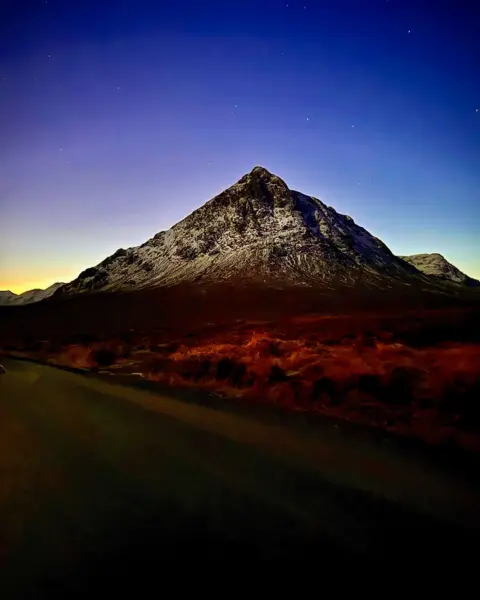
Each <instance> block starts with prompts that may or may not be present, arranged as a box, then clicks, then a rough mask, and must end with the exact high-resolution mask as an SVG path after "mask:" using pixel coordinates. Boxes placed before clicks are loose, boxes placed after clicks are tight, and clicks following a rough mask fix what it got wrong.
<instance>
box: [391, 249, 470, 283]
mask: <svg viewBox="0 0 480 600" xmlns="http://www.w3.org/2000/svg"><path fill="white" fill-rule="evenodd" d="M400 258H403V260H406V261H407V262H408V263H410V264H411V265H413V266H414V267H415V268H416V269H418V270H419V271H421V272H422V273H425V274H426V275H429V276H432V277H436V278H437V279H440V280H442V281H448V282H451V283H457V284H459V285H465V286H470V287H472V286H474V287H476V286H480V281H477V280H476V279H472V278H471V277H469V276H468V275H465V273H462V271H460V269H457V267H456V266H455V265H452V263H450V262H448V260H447V259H446V258H445V257H444V256H442V255H441V254H438V253H434V254H413V255H412V256H401V257H400Z"/></svg>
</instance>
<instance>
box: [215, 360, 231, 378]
mask: <svg viewBox="0 0 480 600" xmlns="http://www.w3.org/2000/svg"><path fill="white" fill-rule="evenodd" d="M234 368H235V363H234V362H233V360H231V359H230V358H221V359H220V360H219V361H218V364H217V373H216V375H215V378H216V379H217V380H219V381H224V380H225V379H227V378H228V377H229V376H230V375H231V374H232V372H233V370H234Z"/></svg>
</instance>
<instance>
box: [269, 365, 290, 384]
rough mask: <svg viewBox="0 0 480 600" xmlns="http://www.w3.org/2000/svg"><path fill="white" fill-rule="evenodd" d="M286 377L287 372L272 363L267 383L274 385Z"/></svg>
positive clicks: (285, 379)
mask: <svg viewBox="0 0 480 600" xmlns="http://www.w3.org/2000/svg"><path fill="white" fill-rule="evenodd" d="M287 379H288V377H287V374H286V373H285V371H284V370H283V369H282V368H281V367H279V366H277V365H272V368H271V369H270V375H269V377H268V383H269V384H270V385H274V384H275V383H282V382H283V381H287Z"/></svg>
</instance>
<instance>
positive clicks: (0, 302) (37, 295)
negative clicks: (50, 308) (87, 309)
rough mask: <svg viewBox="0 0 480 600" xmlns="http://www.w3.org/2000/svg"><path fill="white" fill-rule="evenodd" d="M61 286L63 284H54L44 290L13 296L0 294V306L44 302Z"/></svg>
mask: <svg viewBox="0 0 480 600" xmlns="http://www.w3.org/2000/svg"><path fill="white" fill-rule="evenodd" d="M63 285H65V284H64V283H54V284H53V285H51V286H50V287H48V288H47V289H45V290H40V289H36V290H29V291H28V292H23V294H14V293H13V292H10V291H6V292H0V306H19V305H23V304H32V303H33V302H40V300H45V299H46V298H49V297H50V296H52V295H53V294H54V293H55V292H56V291H57V290H58V289H59V288H61V287H62V286H63Z"/></svg>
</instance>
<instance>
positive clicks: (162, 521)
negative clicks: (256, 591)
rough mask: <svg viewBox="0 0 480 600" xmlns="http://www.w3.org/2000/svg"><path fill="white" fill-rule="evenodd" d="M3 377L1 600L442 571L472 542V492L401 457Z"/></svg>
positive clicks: (252, 419) (207, 410) (47, 376)
mask: <svg viewBox="0 0 480 600" xmlns="http://www.w3.org/2000/svg"><path fill="white" fill-rule="evenodd" d="M3 364H4V365H5V366H6V368H7V371H8V372H7V373H6V374H5V375H2V376H1V377H0V475H1V478H0V575H1V577H0V586H1V589H0V596H1V597H2V598H14V597H30V596H29V595H28V594H29V593H30V592H32V590H35V591H36V594H37V595H35V596H33V595H32V596H31V597H35V598H38V597H49V598H50V597H53V596H54V595H55V594H58V597H70V598H71V597H74V596H75V595H76V594H78V595H82V594H83V593H84V592H86V590H88V589H91V586H93V585H95V586H100V585H103V584H105V585H108V587H109V590H110V591H114V590H116V589H118V590H121V589H124V586H126V585H127V583H128V582H131V581H132V580H136V581H139V580H141V581H144V582H145V581H147V580H148V578H149V577H150V578H152V577H154V578H155V577H158V569H159V565H163V566H165V565H168V564H172V565H175V564H177V565H178V563H179V561H181V563H182V564H195V565H209V568H212V567H214V568H217V567H218V566H219V565H221V564H227V563H228V564H230V565H238V564H242V565H244V566H245V565H248V564H253V563H259V562H263V563H273V564H276V565H279V564H281V563H282V562H284V561H285V563H286V564H289V565H290V566H291V565H292V564H297V565H302V564H304V565H306V564H311V563H312V561H315V563H316V564H322V565H324V566H325V564H327V562H328V563H330V562H333V563H335V562H336V563H337V564H338V561H339V560H342V561H345V560H352V561H353V560H354V561H357V562H358V561H362V560H368V562H369V563H370V564H372V561H373V564H375V565H377V566H378V565H380V564H383V563H395V561H396V560H397V559H399V560H405V558H406V556H408V559H409V560H412V561H415V560H419V561H421V564H424V561H425V560H426V558H425V557H426V556H429V557H430V558H432V559H434V560H436V561H437V562H436V564H437V566H438V565H439V564H440V562H442V561H444V562H445V563H450V566H451V564H453V562H454V561H456V562H460V561H462V562H463V564H467V562H468V561H469V548H470V547H471V544H472V542H474V543H477V542H478V539H479V538H478V531H479V530H478V526H479V518H478V510H477V507H478V506H479V505H480V504H478V500H479V498H480V494H479V489H478V486H476V485H474V484H473V483H472V482H471V481H470V482H468V481H466V480H464V479H463V478H460V477H459V476H458V475H456V474H455V473H452V472H449V471H448V470H446V469H443V468H441V467H438V468H437V467H436V466H435V465H433V464H432V463H431V462H429V461H427V460H423V458H421V457H419V456H417V455H416V454H412V453H405V454H402V453H399V451H398V448H393V447H389V445H388V444H386V443H385V444H382V443H380V442H378V441H375V442H373V441H372V442H369V441H368V439H366V438H363V437H362V438H359V437H355V436H352V435H350V434H347V433H345V432H343V431H342V429H341V428H336V427H332V426H328V427H326V426H325V427H323V428H322V427H318V428H315V427H306V426H301V425H299V424H295V423H294V422H293V420H292V424H291V425H289V423H288V421H287V420H286V419H285V418H283V419H280V420H277V421H275V420H272V421H270V422H268V421H266V420H265V419H263V420H262V419H260V418H256V416H255V411H254V410H250V411H245V412H243V413H237V412H235V411H233V412H232V411H228V410H221V409H219V408H212V407H208V406H201V405H199V404H198V403H197V404H194V403H189V402H187V401H185V400H183V399H179V398H178V397H173V396H172V397H167V396H164V395H163V396H162V395H159V394H155V393H153V392H151V391H145V390H139V389H135V388H132V387H128V386H125V385H120V384H118V383H115V382H113V383H112V382H108V381H104V380H101V379H99V378H93V377H85V376H82V375H79V374H75V373H71V372H67V371H63V370H59V369H55V368H52V367H47V366H41V365H38V364H34V363H29V362H21V361H13V360H6V361H3ZM430 558H429V560H430ZM438 561H440V562H438ZM376 568H377V567H376ZM42 594H44V596H43V595H42Z"/></svg>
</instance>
